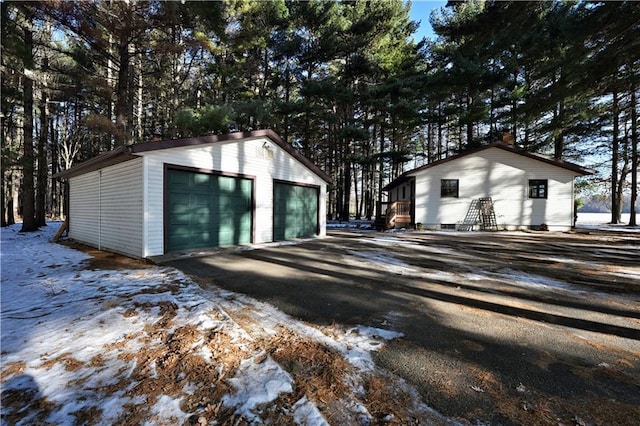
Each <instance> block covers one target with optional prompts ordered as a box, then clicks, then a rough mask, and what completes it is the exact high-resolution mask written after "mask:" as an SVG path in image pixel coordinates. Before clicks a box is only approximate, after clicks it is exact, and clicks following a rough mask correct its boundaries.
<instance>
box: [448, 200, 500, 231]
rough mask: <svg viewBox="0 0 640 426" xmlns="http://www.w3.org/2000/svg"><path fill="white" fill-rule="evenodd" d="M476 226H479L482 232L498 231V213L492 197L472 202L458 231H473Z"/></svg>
mask: <svg viewBox="0 0 640 426" xmlns="http://www.w3.org/2000/svg"><path fill="white" fill-rule="evenodd" d="M475 225H479V226H480V230H481V231H497V230H498V224H497V223H496V212H495V210H494V208H493V200H492V199H491V197H485V198H478V199H475V200H472V201H471V205H469V210H467V214H466V215H465V217H464V220H463V221H462V223H461V224H460V225H458V230H459V231H471V230H473V227H474V226H475Z"/></svg>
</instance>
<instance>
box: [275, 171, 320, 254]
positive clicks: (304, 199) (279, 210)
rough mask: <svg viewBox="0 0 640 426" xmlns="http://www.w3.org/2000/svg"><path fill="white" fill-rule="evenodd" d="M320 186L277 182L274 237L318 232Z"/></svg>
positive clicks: (283, 238) (297, 236)
mask: <svg viewBox="0 0 640 426" xmlns="http://www.w3.org/2000/svg"><path fill="white" fill-rule="evenodd" d="M318 191H319V189H318V188H313V187H308V186H298V185H291V184H288V183H281V182H276V183H274V186H273V216H274V218H273V225H274V226H273V239H274V240H275V241H280V240H287V239H290V238H304V237H311V236H313V235H316V234H317V233H318Z"/></svg>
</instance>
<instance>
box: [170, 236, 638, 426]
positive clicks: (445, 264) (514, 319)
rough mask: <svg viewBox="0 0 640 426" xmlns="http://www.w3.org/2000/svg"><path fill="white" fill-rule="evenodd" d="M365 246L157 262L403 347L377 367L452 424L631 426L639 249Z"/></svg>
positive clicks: (531, 244) (576, 239) (573, 241)
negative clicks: (385, 332) (364, 328)
mask: <svg viewBox="0 0 640 426" xmlns="http://www.w3.org/2000/svg"><path fill="white" fill-rule="evenodd" d="M638 235H639V234H632V233H603V232H599V233H598V232H597V233H592V234H589V235H587V234H560V233H534V234H530V233H455V232H450V233H446V232H441V233H428V232H425V233H412V232H407V233H376V232H364V231H363V232H357V231H331V232H330V233H329V236H328V237H327V238H324V239H315V240H309V241H304V242H301V243H298V244H293V245H274V246H269V245H266V246H263V247H258V248H255V249H225V250H216V251H212V252H210V253H208V254H207V255H206V256H189V257H183V258H174V259H169V260H166V259H165V262H164V263H165V264H167V265H170V266H173V267H176V268H178V269H181V270H182V271H184V272H185V273H186V274H188V275H190V276H192V277H193V278H194V279H196V281H197V282H199V283H200V284H201V285H203V286H205V287H206V286H207V285H216V286H218V287H222V288H224V289H227V290H230V291H234V292H239V293H243V294H247V295H249V296H252V297H255V298H257V299H259V300H262V301H265V302H268V303H270V304H273V305H274V306H276V307H278V308H279V309H281V310H283V311H284V312H286V313H288V314H290V315H292V316H294V317H297V318H299V319H302V320H305V321H307V322H309V323H312V324H318V325H324V324H341V325H344V326H350V325H355V324H363V325H371V326H375V327H381V328H386V329H391V330H395V331H399V332H402V333H404V337H403V338H401V339H397V340H395V341H393V342H391V343H388V344H387V345H386V346H385V347H384V349H382V350H381V351H380V352H379V353H378V354H377V358H376V362H377V364H378V365H379V366H380V367H382V368H385V369H386V370H388V371H390V372H392V373H395V374H397V375H400V376H401V377H403V378H405V379H406V380H407V381H409V382H410V383H412V384H413V385H414V386H415V387H416V388H417V389H418V390H419V392H420V393H421V395H422V396H423V399H424V401H425V402H426V403H427V404H429V405H430V406H431V407H433V408H434V409H436V410H438V411H439V412H441V413H442V414H444V415H446V416H449V417H453V418H457V419H459V420H461V421H463V422H470V423H475V422H476V420H481V421H488V422H491V423H494V424H530V423H542V424H546V423H549V424H558V422H562V423H565V424H571V423H572V422H573V423H579V422H586V423H589V422H594V423H607V424H610V423H618V424H633V423H635V422H636V421H637V419H638V418H640V408H639V407H640V386H639V383H640V239H639V238H638Z"/></svg>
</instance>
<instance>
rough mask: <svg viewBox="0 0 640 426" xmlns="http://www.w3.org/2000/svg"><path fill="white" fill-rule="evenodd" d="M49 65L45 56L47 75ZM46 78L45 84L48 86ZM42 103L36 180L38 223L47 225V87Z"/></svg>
mask: <svg viewBox="0 0 640 426" xmlns="http://www.w3.org/2000/svg"><path fill="white" fill-rule="evenodd" d="M48 67H49V59H48V58H47V57H44V58H43V62H42V70H43V72H44V74H45V75H46V73H47V69H48ZM46 84H47V82H46V78H45V82H44V85H45V86H46ZM41 97H42V99H41V105H40V137H39V138H38V172H37V176H38V179H37V181H36V203H35V204H36V225H37V226H46V225H47V218H46V212H47V201H46V200H47V186H48V185H47V183H48V179H47V178H48V174H49V173H48V164H47V141H48V139H49V118H48V117H49V114H48V113H49V106H48V104H47V102H48V101H49V97H48V94H47V88H46V87H43V88H42V92H41Z"/></svg>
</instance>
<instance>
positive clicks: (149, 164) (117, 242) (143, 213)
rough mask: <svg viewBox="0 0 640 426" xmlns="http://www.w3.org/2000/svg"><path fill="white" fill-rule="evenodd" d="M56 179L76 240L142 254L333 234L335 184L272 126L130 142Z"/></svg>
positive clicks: (148, 254) (59, 175) (70, 227)
mask: <svg viewBox="0 0 640 426" xmlns="http://www.w3.org/2000/svg"><path fill="white" fill-rule="evenodd" d="M56 178H58V179H62V180H64V181H66V182H68V185H69V200H68V201H69V204H68V212H67V219H68V230H69V237H70V238H72V239H74V240H76V241H80V242H83V243H86V244H89V245H92V246H95V247H97V248H99V249H105V250H110V251H114V252H118V253H123V254H126V255H129V256H132V257H138V258H146V257H150V256H157V255H163V254H166V253H168V252H174V251H184V250H189V249H197V248H205V247H218V246H229V245H238V244H249V243H262V242H269V241H276V240H285V239H290V238H298V237H309V236H313V235H325V229H326V226H325V225H326V212H325V209H326V207H325V198H326V186H327V184H328V183H331V178H330V177H329V176H328V175H327V174H326V173H324V172H323V171H322V170H320V169H319V168H318V167H317V166H316V165H314V164H313V163H312V162H311V161H310V160H308V159H307V158H306V157H304V156H303V155H301V154H300V153H299V152H298V151H296V150H295V149H294V148H292V147H291V146H290V145H289V144H287V143H285V142H284V141H283V140H282V139H281V138H280V137H279V136H278V135H277V134H276V133H275V132H273V131H271V130H257V131H253V132H244V133H240V132H238V133H230V134H226V135H218V136H204V137H196V138H189V139H179V140H167V141H159V142H149V143H141V144H135V145H128V146H121V147H119V148H117V149H115V150H113V151H110V152H107V153H105V154H102V155H100V156H98V157H96V158H93V159H91V160H88V161H86V162H83V163H80V164H78V165H77V166H74V167H72V168H70V169H68V170H66V171H64V172H62V173H59V174H58V175H57V176H56Z"/></svg>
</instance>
